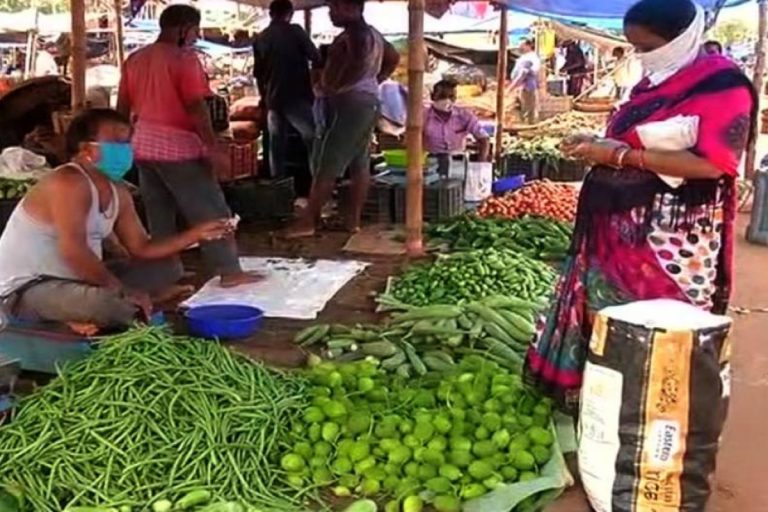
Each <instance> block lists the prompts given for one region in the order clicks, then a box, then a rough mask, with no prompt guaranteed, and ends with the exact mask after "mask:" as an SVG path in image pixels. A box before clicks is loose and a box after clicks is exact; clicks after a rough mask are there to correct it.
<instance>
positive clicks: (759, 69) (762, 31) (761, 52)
mask: <svg viewBox="0 0 768 512" xmlns="http://www.w3.org/2000/svg"><path fill="white" fill-rule="evenodd" d="M767 33H768V0H758V25H757V44H755V55H756V59H755V73H754V75H753V77H752V83H753V84H754V85H755V89H757V98H758V109H757V112H758V116H757V124H758V127H757V128H758V133H760V119H761V117H762V115H761V114H762V112H760V105H759V103H760V98H762V97H763V93H764V91H763V88H764V84H765V51H766V48H765V46H766V36H768V34H767ZM755 139H757V137H755ZM756 159H757V140H753V141H752V142H751V143H750V145H749V147H748V148H747V157H746V159H745V161H744V178H745V179H746V180H752V179H753V178H754V177H755V165H756Z"/></svg>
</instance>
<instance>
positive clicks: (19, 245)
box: [0, 163, 120, 297]
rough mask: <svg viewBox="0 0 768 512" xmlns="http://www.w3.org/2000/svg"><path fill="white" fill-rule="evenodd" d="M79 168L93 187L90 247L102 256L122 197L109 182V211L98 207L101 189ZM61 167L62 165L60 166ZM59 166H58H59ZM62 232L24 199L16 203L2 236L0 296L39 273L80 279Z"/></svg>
mask: <svg viewBox="0 0 768 512" xmlns="http://www.w3.org/2000/svg"><path fill="white" fill-rule="evenodd" d="M67 165H69V166H72V167H75V168H76V169H78V170H79V171H80V172H81V173H82V175H83V176H85V178H86V179H87V180H88V185H89V186H90V189H91V206H90V208H89V210H88V218H87V220H86V227H87V230H86V236H87V243H88V247H89V248H90V249H91V251H93V253H94V254H95V255H96V256H97V257H98V258H99V259H101V258H102V242H103V241H104V239H106V238H107V237H108V236H109V235H110V234H111V233H112V231H113V229H114V226H115V220H116V219H117V214H118V212H119V211H120V199H119V197H118V195H117V189H116V188H115V186H114V185H113V184H112V183H110V184H109V185H110V187H111V189H112V201H111V202H110V205H109V207H108V208H107V211H106V212H103V213H102V212H101V210H100V208H99V193H98V191H97V190H96V185H94V183H93V181H92V180H91V178H90V176H88V173H86V172H85V171H84V170H83V169H82V168H81V167H80V166H79V165H77V164H74V163H71V164H67ZM59 169H60V168H59ZM57 170H58V169H57ZM58 242H59V236H58V233H57V232H56V228H55V227H54V226H52V225H48V224H43V223H42V222H40V221H39V220H36V219H34V218H33V217H32V216H31V215H29V214H28V213H27V212H26V211H25V210H24V200H23V199H22V201H21V202H19V204H18V205H17V206H16V209H15V210H14V211H13V213H12V214H11V217H10V219H9V220H8V224H7V225H6V227H5V231H4V232H3V235H2V237H0V297H5V296H8V295H9V294H11V293H13V292H14V291H16V290H17V289H19V288H20V287H21V286H24V285H25V284H27V283H29V282H31V281H34V280H36V279H38V278H40V277H43V276H45V277H56V278H60V279H78V276H76V275H75V273H74V272H73V271H72V269H71V268H70V267H69V265H68V264H67V263H66V262H65V261H64V260H63V258H62V257H61V254H60V253H59V243H58Z"/></svg>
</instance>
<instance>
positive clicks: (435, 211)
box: [395, 180, 464, 224]
mask: <svg viewBox="0 0 768 512" xmlns="http://www.w3.org/2000/svg"><path fill="white" fill-rule="evenodd" d="M423 193H424V199H423V203H422V204H423V217H424V220H425V221H427V222H435V221H438V220H442V219H447V218H449V217H453V216H455V215H458V214H460V213H461V212H462V211H463V210H464V183H463V182H462V181H461V180H440V181H438V182H436V183H432V184H430V185H425V186H424V190H423ZM395 222H396V223H397V224H403V223H404V222H405V187H396V188H395Z"/></svg>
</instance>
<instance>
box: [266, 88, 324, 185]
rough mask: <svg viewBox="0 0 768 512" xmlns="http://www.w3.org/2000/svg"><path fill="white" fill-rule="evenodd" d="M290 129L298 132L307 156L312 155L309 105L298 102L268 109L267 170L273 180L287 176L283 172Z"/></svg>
mask: <svg viewBox="0 0 768 512" xmlns="http://www.w3.org/2000/svg"><path fill="white" fill-rule="evenodd" d="M290 127H293V129H294V130H296V131H297V132H299V135H300V136H301V138H302V139H303V140H304V144H306V145H307V154H312V141H313V139H314V137H315V120H314V116H313V114H312V104H311V103H309V102H308V101H299V102H296V103H294V104H292V105H286V106H284V107H280V108H278V109H270V110H269V112H268V113H267V130H268V131H269V168H270V171H271V173H272V177H273V178H284V177H286V176H287V174H288V173H287V172H286V170H285V161H286V139H287V138H288V130H289V128H290Z"/></svg>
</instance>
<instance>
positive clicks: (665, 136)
mask: <svg viewBox="0 0 768 512" xmlns="http://www.w3.org/2000/svg"><path fill="white" fill-rule="evenodd" d="M637 136H638V137H639V138H640V142H642V143H643V147H644V148H645V149H657V150H661V151H683V150H686V149H691V148H692V147H694V146H695V145H696V142H697V141H698V139H699V116H675V117H672V118H670V119H666V120H664V121H656V122H652V123H645V124H642V125H640V126H638V127H637ZM659 178H661V179H662V180H664V182H665V183H666V184H667V185H669V186H670V187H672V188H677V187H679V186H680V185H682V184H683V181H685V180H683V179H682V178H674V177H672V176H665V175H663V174H659Z"/></svg>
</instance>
